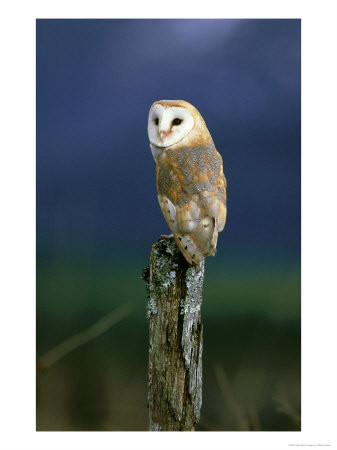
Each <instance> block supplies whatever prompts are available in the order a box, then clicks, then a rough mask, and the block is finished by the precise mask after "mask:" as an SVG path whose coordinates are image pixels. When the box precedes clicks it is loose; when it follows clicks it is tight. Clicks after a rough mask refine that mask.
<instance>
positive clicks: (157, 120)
mask: <svg viewBox="0 0 337 450" xmlns="http://www.w3.org/2000/svg"><path fill="white" fill-rule="evenodd" d="M154 123H155V124H156V125H158V123H159V119H158V117H157V119H154Z"/></svg>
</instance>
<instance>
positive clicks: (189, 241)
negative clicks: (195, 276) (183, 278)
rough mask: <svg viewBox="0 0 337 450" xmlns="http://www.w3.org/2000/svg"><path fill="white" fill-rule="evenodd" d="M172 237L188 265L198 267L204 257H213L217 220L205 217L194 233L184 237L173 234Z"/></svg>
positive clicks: (216, 235) (216, 236)
mask: <svg viewBox="0 0 337 450" xmlns="http://www.w3.org/2000/svg"><path fill="white" fill-rule="evenodd" d="M173 236H174V239H175V241H176V243H177V245H178V247H179V249H180V250H181V252H182V254H183V255H184V257H185V259H186V260H187V261H188V262H189V263H190V264H196V265H198V264H199V263H200V262H201V261H203V260H204V259H205V256H209V255H212V256H214V255H215V252H216V244H217V241H218V228H217V220H216V219H215V218H214V217H212V218H210V217H207V218H205V219H204V220H203V221H202V223H201V225H200V229H197V230H196V232H195V233H191V234H189V235H186V234H185V235H184V234H181V233H177V232H173Z"/></svg>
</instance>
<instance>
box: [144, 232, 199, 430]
mask: <svg viewBox="0 0 337 450" xmlns="http://www.w3.org/2000/svg"><path fill="white" fill-rule="evenodd" d="M204 264H205V263H204V261H203V262H201V263H200V264H199V266H198V267H193V266H190V265H189V264H188V263H187V261H186V260H185V258H184V257H183V256H182V254H181V252H180V251H179V249H178V247H177V246H176V244H175V241H174V238H173V237H169V238H165V239H162V240H160V241H159V242H157V243H156V244H154V245H153V246H152V250H151V257H150V265H149V267H147V268H146V269H144V271H143V278H144V279H145V281H146V285H147V292H148V306H147V309H148V318H149V321H150V348H149V393H148V406H149V415H150V425H149V429H150V431H194V427H195V425H196V424H197V423H198V421H199V419H200V408H201V392H202V323H201V318H200V309H201V303H202V286H203V280H204V267H205V265H204Z"/></svg>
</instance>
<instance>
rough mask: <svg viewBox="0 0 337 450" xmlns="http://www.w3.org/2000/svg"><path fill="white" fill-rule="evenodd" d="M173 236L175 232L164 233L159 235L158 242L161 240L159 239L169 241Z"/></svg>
mask: <svg viewBox="0 0 337 450" xmlns="http://www.w3.org/2000/svg"><path fill="white" fill-rule="evenodd" d="M171 237H173V234H170V235H169V236H167V235H166V234H162V235H161V236H160V237H159V239H158V242H159V241H167V240H168V239H171Z"/></svg>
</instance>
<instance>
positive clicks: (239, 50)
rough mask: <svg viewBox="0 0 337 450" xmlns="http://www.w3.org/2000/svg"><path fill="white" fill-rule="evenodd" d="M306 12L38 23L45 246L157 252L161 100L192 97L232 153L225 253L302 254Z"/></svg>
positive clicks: (46, 251)
mask: <svg viewBox="0 0 337 450" xmlns="http://www.w3.org/2000/svg"><path fill="white" fill-rule="evenodd" d="M300 33H301V32H300V21H299V20H278V19H277V20H220V19H219V20H38V21H37V233H38V239H37V245H38V255H42V254H43V255H44V256H47V255H49V256H50V255H51V254H53V253H55V252H56V251H57V250H58V249H59V248H61V247H62V248H67V249H70V248H74V249H75V250H74V251H76V248H77V249H79V248H80V249H81V251H84V249H85V247H86V246H87V247H90V248H91V250H92V249H93V248H94V249H95V250H94V251H95V252H98V253H100V252H103V253H104V252H110V253H111V251H112V250H113V249H117V248H118V249H122V250H123V251H125V252H130V253H131V254H132V252H133V251H136V250H135V249H139V251H140V252H142V251H144V250H145V249H146V250H145V251H147V252H148V250H149V248H150V245H151V244H152V243H153V242H155V240H156V239H157V237H158V236H159V235H160V234H163V233H167V232H168V227H167V225H166V223H165V221H164V219H163V218H162V214H161V212H160V209H159V206H158V202H157V197H156V188H155V164H154V161H153V159H152V155H151V153H150V148H149V144H148V137H147V130H146V127H147V115H148V110H149V108H150V105H151V104H152V102H153V101H155V100H159V99H184V100H187V101H189V102H191V103H192V104H193V105H195V106H196V107H197V108H198V109H199V111H200V112H201V114H202V116H203V117H204V119H205V121H206V124H207V126H208V128H209V130H210V132H211V134H212V137H213V140H214V142H215V145H216V147H217V149H218V150H219V152H220V153H221V155H222V157H223V162H224V172H225V175H226V178H227V181H228V221H227V225H226V228H225V232H224V233H222V234H221V235H220V239H219V255H220V256H219V258H222V256H223V255H224V252H225V251H228V252H231V251H233V252H238V250H239V249H241V250H242V251H248V249H258V250H256V251H258V252H262V253H263V252H267V253H268V254H269V253H270V252H271V253H273V254H274V255H275V254H276V255H277V254H280V255H281V254H283V253H284V252H286V253H287V254H292V255H294V256H296V257H299V254H300V160H301V154H300Z"/></svg>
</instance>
